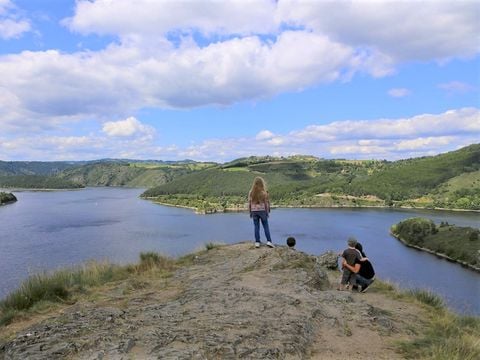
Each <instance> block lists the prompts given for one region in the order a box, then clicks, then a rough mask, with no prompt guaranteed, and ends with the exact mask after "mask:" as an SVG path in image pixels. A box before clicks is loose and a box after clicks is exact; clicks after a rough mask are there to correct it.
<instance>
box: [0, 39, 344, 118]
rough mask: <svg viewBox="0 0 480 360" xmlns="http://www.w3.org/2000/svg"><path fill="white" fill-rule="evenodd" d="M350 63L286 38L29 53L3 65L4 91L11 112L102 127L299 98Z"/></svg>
mask: <svg viewBox="0 0 480 360" xmlns="http://www.w3.org/2000/svg"><path fill="white" fill-rule="evenodd" d="M350 56H351V53H350V50H349V49H348V48H345V47H344V46H342V45H340V44H337V43H332V42H330V41H329V40H328V39H327V38H325V37H324V36H319V35H314V34H311V33H306V32H284V33H283V34H282V35H280V36H279V37H278V39H277V41H276V42H275V43H265V42H262V41H261V40H260V39H259V38H258V37H255V36H254V37H246V38H242V39H232V40H228V41H224V42H221V43H215V44H211V45H209V46H207V47H203V48H200V47H197V46H191V47H188V48H184V49H176V50H175V51H174V52H169V51H166V50H164V49H159V50H152V49H149V50H148V51H143V50H142V49H138V48H135V47H126V46H122V45H119V46H116V45H112V46H110V47H108V48H107V49H105V50H103V51H100V52H79V53H75V54H63V53H60V52H59V51H55V50H49V51H44V52H31V51H25V52H22V53H20V54H16V55H6V56H2V57H0V73H2V77H1V78H0V88H2V89H4V90H3V92H5V94H6V96H8V97H9V98H12V99H17V100H18V101H17V102H16V104H13V103H12V104H11V105H10V107H11V108H10V109H8V108H7V109H6V110H5V111H7V110H10V111H14V110H15V111H16V112H24V113H25V112H28V113H31V114H32V115H34V116H35V117H37V118H41V117H45V118H48V119H50V118H52V117H67V118H68V117H76V116H80V117H82V116H83V117H92V116H94V117H96V118H99V119H102V118H112V117H123V116H126V115H128V113H132V112H133V111H135V110H137V109H139V108H142V107H167V108H168V107H170V108H191V107H195V106H204V105H209V104H218V105H229V104H232V103H234V102H236V101H240V100H249V99H260V98H264V97H268V96H273V95H275V94H278V93H280V92H283V91H291V90H300V89H303V88H305V87H308V86H311V85H313V84H316V83H321V82H331V81H334V80H335V79H338V78H340V77H341V76H342V74H341V72H342V68H348V66H349V57H350ZM47 121H48V120H47ZM6 122H8V119H6V118H1V117H0V123H6Z"/></svg>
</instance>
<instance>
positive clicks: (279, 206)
mask: <svg viewBox="0 0 480 360" xmlns="http://www.w3.org/2000/svg"><path fill="white" fill-rule="evenodd" d="M140 198H141V199H144V200H149V201H152V202H154V203H156V204H159V205H165V206H171V207H178V208H183V209H191V210H193V211H194V212H195V213H196V214H199V215H205V214H207V215H208V214H215V213H227V212H247V211H248V208H247V207H245V208H225V209H224V210H216V211H209V212H202V211H199V210H198V208H196V207H193V206H186V205H176V204H170V203H166V202H162V201H156V200H155V199H156V198H155V197H140ZM271 208H272V209H393V210H395V209H405V210H434V211H452V212H473V213H480V210H476V209H449V208H426V207H414V206H384V205H379V206H374V205H363V206H361V205H360V206H359V205H356V206H352V205H332V206H320V205H272V206H271Z"/></svg>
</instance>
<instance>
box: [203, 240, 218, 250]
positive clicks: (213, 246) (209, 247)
mask: <svg viewBox="0 0 480 360" xmlns="http://www.w3.org/2000/svg"><path fill="white" fill-rule="evenodd" d="M220 246H222V245H221V244H216V243H213V242H208V243H206V244H205V249H207V251H210V250H213V249H217V248H219V247H220Z"/></svg>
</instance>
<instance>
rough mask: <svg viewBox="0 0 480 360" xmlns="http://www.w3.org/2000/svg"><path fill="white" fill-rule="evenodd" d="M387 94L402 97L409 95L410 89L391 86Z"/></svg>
mask: <svg viewBox="0 0 480 360" xmlns="http://www.w3.org/2000/svg"><path fill="white" fill-rule="evenodd" d="M388 95H390V96H391V97H395V98H402V97H405V96H408V95H410V90H408V89H406V88H393V89H390V90H388Z"/></svg>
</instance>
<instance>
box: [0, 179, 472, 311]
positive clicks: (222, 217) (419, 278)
mask: <svg viewBox="0 0 480 360" xmlns="http://www.w3.org/2000/svg"><path fill="white" fill-rule="evenodd" d="M141 192H142V190H139V189H119V188H89V189H85V190H79V191H59V192H17V193H15V195H16V196H17V198H18V200H19V201H18V202H17V203H15V204H11V205H8V206H2V207H0V223H1V228H2V230H1V233H0V274H1V277H0V297H3V296H5V294H7V293H8V292H9V291H11V290H12V289H14V288H15V287H16V286H18V284H19V283H20V282H21V280H23V279H25V278H26V277H27V276H28V275H29V274H31V273H35V272H38V271H43V270H51V269H56V268H58V267H62V266H69V265H72V264H80V263H82V262H84V261H85V260H88V259H109V260H111V261H114V262H117V263H125V262H136V261H137V259H138V254H139V253H140V252H142V251H149V250H153V251H158V252H161V253H164V254H167V255H171V256H178V255H182V254H185V253H188V252H191V251H193V250H197V249H200V248H202V247H203V246H204V244H205V243H207V242H222V243H234V242H238V241H244V240H251V239H252V238H253V226H252V224H251V220H250V218H249V217H248V215H247V214H245V213H229V214H216V215H196V214H194V213H193V212H192V211H190V210H185V209H179V208H172V207H165V206H159V205H155V204H153V203H151V202H148V201H145V200H140V199H139V198H138V195H139V194H140V193H141ZM412 216H423V217H427V218H430V219H433V220H434V221H436V222H440V221H448V222H449V223H451V224H456V225H460V226H475V227H478V226H479V220H480V215H479V214H478V213H455V212H435V211H412V210H385V209H275V210H273V212H272V215H271V217H270V227H271V230H272V235H273V239H274V242H277V243H281V244H284V242H285V239H286V238H287V237H288V236H295V237H296V239H297V248H298V249H299V250H302V251H305V252H307V253H310V254H320V253H322V252H324V251H326V250H330V249H331V250H335V251H341V250H343V249H344V248H345V247H346V239H347V238H348V237H349V236H351V235H354V236H356V237H357V238H358V239H359V241H360V242H361V243H362V244H363V245H364V249H365V251H366V253H367V255H368V257H369V258H370V259H371V260H372V262H373V263H374V265H375V269H376V272H377V275H378V276H379V277H381V278H382V279H388V280H391V281H393V282H396V283H398V284H400V285H401V286H402V287H408V288H416V287H420V288H426V289H430V290H432V291H434V292H436V293H438V294H440V295H441V296H442V297H444V298H445V300H446V301H447V303H448V304H449V305H450V306H451V307H452V308H454V309H455V310H457V311H460V312H465V313H470V314H477V315H479V314H480V301H478V299H479V297H480V275H479V274H478V273H475V272H473V271H471V270H468V269H465V268H462V267H461V266H459V265H457V264H452V263H449V262H447V261H445V260H441V259H439V258H437V257H435V256H433V255H430V254H427V253H423V252H419V251H417V250H413V249H410V248H407V247H406V246H404V245H402V244H401V243H400V242H399V241H397V240H396V239H394V238H393V237H391V236H390V235H389V228H390V226H391V225H392V224H394V223H397V222H398V221H400V220H402V219H405V218H408V217H412ZM262 235H263V234H262Z"/></svg>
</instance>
